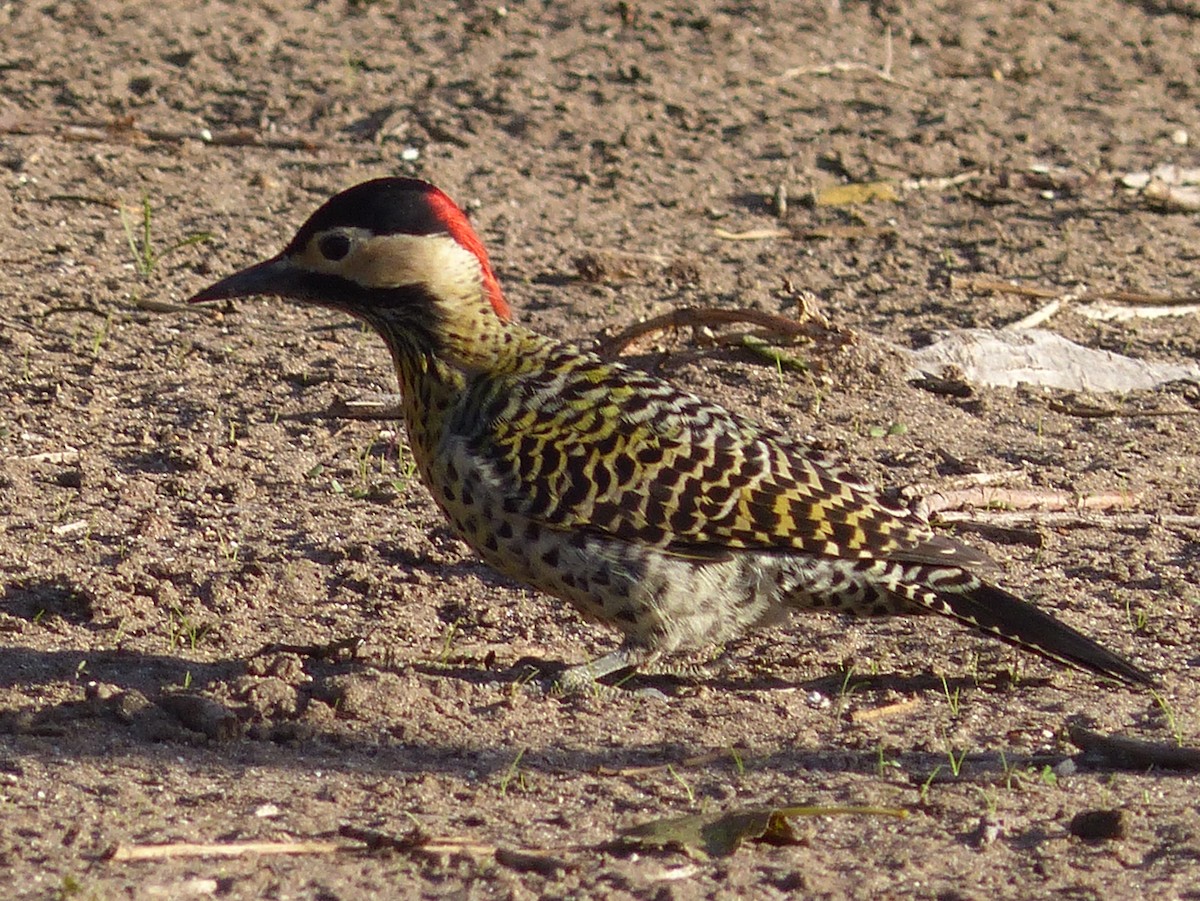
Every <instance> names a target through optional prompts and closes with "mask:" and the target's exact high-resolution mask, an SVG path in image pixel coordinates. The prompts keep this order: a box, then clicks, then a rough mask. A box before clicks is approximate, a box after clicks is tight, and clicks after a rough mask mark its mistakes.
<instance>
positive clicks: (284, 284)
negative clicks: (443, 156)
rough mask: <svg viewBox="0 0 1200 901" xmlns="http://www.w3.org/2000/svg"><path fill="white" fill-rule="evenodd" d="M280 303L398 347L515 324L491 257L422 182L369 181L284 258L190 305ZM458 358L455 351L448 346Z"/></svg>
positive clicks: (461, 217) (304, 232)
mask: <svg viewBox="0 0 1200 901" xmlns="http://www.w3.org/2000/svg"><path fill="white" fill-rule="evenodd" d="M254 295H272V296H276V297H283V298H286V299H289V300H295V301H300V302H302V303H311V304H318V305H320V306H325V307H331V308H333V309H338V310H342V311H345V312H347V313H350V314H351V315H354V316H356V317H358V318H360V319H363V320H365V321H366V322H368V323H369V324H370V325H372V326H374V327H375V328H376V329H377V330H378V331H379V332H380V333H381V334H382V335H383V337H384V338H385V340H387V341H388V343H389V344H392V345H393V347H394V346H395V341H396V340H400V341H402V342H406V341H407V342H415V343H417V344H430V345H432V346H431V347H430V348H429V349H430V350H433V351H434V352H439V351H441V350H443V349H447V348H443V347H442V346H441V345H444V344H445V343H446V342H447V341H454V340H459V341H471V340H477V339H478V338H479V337H480V336H481V335H482V334H486V333H487V332H488V331H489V330H490V329H496V328H497V327H499V326H501V325H502V324H503V323H507V322H508V321H509V320H510V318H511V314H510V310H509V306H508V303H507V302H506V301H505V299H504V295H503V294H502V293H501V291H500V285H499V283H498V282H497V281H496V276H495V274H494V273H493V272H492V267H491V264H490V263H489V262H488V257H487V251H486V250H484V247H483V244H482V242H481V241H480V240H479V237H478V236H477V235H476V234H475V232H474V230H473V229H472V228H471V225H470V223H469V222H468V221H467V217H466V215H465V214H464V213H463V212H462V210H460V209H459V208H458V207H457V206H455V204H454V202H453V201H452V200H451V199H450V198H449V197H447V196H446V194H444V193H443V192H442V191H440V190H439V189H438V188H436V187H434V186H433V185H431V184H429V183H428V182H424V181H420V180H418V179H414V178H379V179H375V180H373V181H368V182H363V183H362V184H360V185H356V186H355V187H353V188H349V189H347V190H345V191H343V192H342V193H340V194H337V195H335V196H334V197H332V198H330V199H329V200H327V201H326V202H325V203H324V204H323V205H322V206H321V207H320V208H319V209H318V210H317V211H316V212H315V213H313V214H312V216H310V217H309V219H308V221H307V222H305V223H304V225H302V226H301V227H300V230H299V231H298V232H297V233H296V236H295V237H294V238H292V240H291V242H290V243H289V244H288V246H287V247H285V248H284V249H283V252H282V253H280V254H279V255H278V256H275V257H272V258H271V259H269V260H266V261H264V262H261V263H257V264H255V265H253V266H250V267H249V268H246V269H243V270H241V271H240V272H235V273H234V274H233V275H230V276H228V277H226V278H223V279H221V280H220V281H219V282H217V283H216V284H213V285H210V286H209V287H207V288H205V289H204V290H203V291H201V292H200V293H199V294H197V295H196V296H194V297H192V298H191V300H190V302H191V303H204V302H206V301H214V300H224V299H229V298H235V297H250V296H254ZM448 350H449V351H450V353H451V354H453V352H454V348H452V347H451V348H448Z"/></svg>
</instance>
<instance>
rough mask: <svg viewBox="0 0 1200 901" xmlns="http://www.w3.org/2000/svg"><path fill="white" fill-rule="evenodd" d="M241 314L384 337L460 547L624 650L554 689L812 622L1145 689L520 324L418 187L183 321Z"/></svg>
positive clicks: (758, 455) (811, 463)
mask: <svg viewBox="0 0 1200 901" xmlns="http://www.w3.org/2000/svg"><path fill="white" fill-rule="evenodd" d="M255 295H268V296H276V297H280V298H284V299H287V300H291V301H295V302H298V303H301V304H306V305H316V306H321V307H327V308H330V309H333V310H338V311H341V312H343V313H347V314H349V315H351V316H353V317H356V318H358V319H360V320H362V321H363V322H365V323H367V324H368V325H369V326H371V327H372V328H373V329H374V330H375V331H376V332H378V333H379V335H380V336H381V337H382V338H383V340H384V342H385V343H386V344H387V347H388V350H389V351H390V352H391V357H392V360H393V362H394V364H395V368H396V374H397V376H398V378H399V382H400V388H401V393H402V397H403V402H402V407H403V416H404V420H405V424H406V427H407V430H408V437H409V444H410V446H411V449H412V454H413V457H414V459H415V461H416V464H417V469H418V472H419V473H420V477H421V480H422V481H423V482H424V484H425V486H426V487H427V488H428V490H429V492H430V494H431V495H432V496H433V499H434V501H435V502H436V503H437V505H438V507H440V508H441V510H442V512H443V513H444V514H445V516H446V517H447V519H448V520H449V521H450V523H451V525H452V526H453V529H454V531H455V532H456V533H457V534H458V535H459V536H460V537H461V538H462V539H463V540H464V541H465V542H466V543H467V544H468V545H470V546H471V547H472V548H473V549H474V550H475V551H476V552H477V553H478V554H479V555H480V556H481V557H482V558H483V559H484V560H485V561H486V562H487V563H488V564H490V565H491V566H492V567H494V568H495V569H497V570H499V571H500V572H502V573H504V574H506V575H508V576H510V577H512V578H514V579H516V580H518V581H520V582H524V583H526V584H528V585H532V586H534V587H535V588H537V589H539V590H540V591H542V592H545V593H546V594H549V595H552V596H553V597H556V598H560V599H562V600H564V601H566V602H568V603H570V604H571V605H572V606H574V607H575V608H576V609H577V610H578V611H579V612H580V613H581V614H583V616H584V617H585V618H587V619H590V620H594V621H598V622H600V623H604V624H607V625H608V626H610V627H613V628H614V629H615V630H616V631H617V632H619V633H620V634H621V636H622V638H623V640H622V642H621V644H620V646H619V647H618V648H617V649H616V650H614V651H612V652H611V653H608V654H606V655H604V656H602V657H600V658H598V659H596V660H593V661H591V662H588V663H582V664H578V665H576V666H573V667H571V668H569V669H568V670H566V672H565V673H564V674H563V676H561V677H560V680H559V681H560V684H561V685H562V686H563V687H565V688H576V689H577V688H580V687H583V686H586V685H588V684H590V683H591V682H592V681H593V680H597V679H600V678H603V677H604V676H606V675H609V674H611V673H614V672H617V671H624V670H634V669H637V668H639V667H643V668H644V667H646V666H648V665H650V664H652V663H654V662H655V661H657V660H658V659H659V658H661V657H663V656H664V655H669V654H672V653H675V652H683V651H697V650H702V649H705V648H711V647H712V646H714V645H719V644H722V643H724V642H727V641H729V640H731V639H734V638H737V637H738V636H740V635H742V634H744V633H745V632H747V631H749V630H751V629H754V628H756V627H760V626H766V625H770V624H774V623H777V622H779V621H781V620H783V619H786V618H787V616H788V614H789V612H790V611H793V610H808V609H813V610H828V611H836V612H840V613H846V614H858V615H886V614H928V613H936V614H941V615H944V616H947V617H951V618H953V619H956V620H958V621H960V622H961V623H965V624H967V625H968V626H971V627H973V628H975V629H977V630H979V631H980V632H983V633H986V634H988V635H991V636H993V637H995V638H998V639H1000V640H1001V641H1004V642H1008V643H1010V644H1013V645H1017V646H1019V647H1022V648H1025V649H1028V650H1031V651H1034V652H1036V653H1038V654H1041V655H1043V656H1045V657H1048V658H1050V659H1052V660H1055V661H1058V662H1060V663H1062V664H1066V665H1068V666H1072V667H1075V668H1079V669H1083V670H1089V671H1091V672H1093V673H1096V674H1098V675H1100V676H1103V677H1107V678H1109V679H1112V680H1117V681H1120V682H1124V683H1127V684H1131V685H1133V684H1142V685H1151V684H1154V680H1153V678H1152V677H1151V676H1150V675H1149V674H1148V673H1147V672H1145V671H1144V670H1142V669H1140V668H1139V667H1137V666H1135V665H1134V664H1133V663H1131V662H1129V661H1127V660H1125V659H1124V658H1122V657H1120V656H1118V655H1117V654H1115V653H1113V652H1112V651H1109V650H1107V649H1106V648H1104V647H1102V646H1101V645H1099V644H1098V643H1096V642H1095V641H1093V640H1092V639H1090V638H1088V637H1086V636H1085V635H1083V634H1081V633H1079V632H1077V631H1076V630H1075V629H1073V628H1071V627H1070V626H1067V625H1065V624H1064V623H1061V622H1059V621H1058V620H1057V619H1055V618H1054V617H1052V616H1051V615H1049V614H1048V613H1046V612H1044V611H1042V610H1040V609H1038V608H1037V607H1035V606H1033V605H1032V604H1030V603H1028V602H1026V601H1024V600H1022V599H1020V598H1018V597H1016V596H1015V595H1013V594H1011V593H1009V592H1008V591H1005V590H1004V589H1003V588H1000V587H998V586H996V585H994V584H991V583H989V582H988V581H985V580H984V579H983V578H982V577H981V576H980V575H979V571H980V570H981V569H985V568H986V567H988V566H989V564H990V561H989V560H988V558H987V557H985V556H984V555H983V554H982V553H980V552H978V551H975V550H972V549H971V548H969V547H967V546H965V545H963V544H960V543H959V542H957V541H954V540H952V539H950V538H947V537H945V536H942V535H938V534H935V533H934V532H933V530H932V529H931V528H930V526H929V524H928V523H927V522H926V521H925V520H924V519H922V518H921V517H919V516H918V515H916V514H915V513H913V512H912V511H910V510H907V509H903V508H897V507H893V506H890V505H889V504H888V503H885V502H884V501H883V500H882V499H881V498H880V497H879V495H878V494H877V493H876V492H875V491H874V490H873V489H872V487H871V486H870V485H869V484H866V483H865V482H863V481H862V480H861V479H859V478H857V477H855V476H854V475H852V474H851V473H850V472H848V471H847V470H846V469H844V468H842V467H841V466H839V465H837V464H836V463H835V462H834V461H832V460H830V459H828V458H827V457H826V456H825V455H824V454H822V453H820V452H819V451H817V450H816V449H814V448H812V447H809V446H807V445H806V444H804V443H802V442H799V441H797V440H795V439H793V438H790V437H788V436H786V435H784V434H782V433H780V432H779V431H777V430H775V429H772V428H770V427H767V426H764V425H759V424H757V423H755V422H753V421H751V420H750V419H748V418H743V417H741V416H738V415H735V414H733V413H731V412H729V411H728V410H725V409H724V408H722V407H720V406H718V405H716V404H714V403H710V402H708V401H705V400H702V399H701V398H699V397H697V396H695V395H693V394H689V393H688V392H686V391H681V390H679V389H678V388H675V387H674V386H672V385H671V384H669V383H668V382H666V381H663V380H661V379H658V378H655V377H652V376H651V375H649V374H647V373H645V372H642V371H640V370H638V369H636V368H633V367H630V366H627V365H623V364H621V363H618V362H610V361H606V360H603V359H601V358H600V357H598V356H596V355H595V354H592V353H588V352H586V351H584V350H582V349H580V348H578V347H576V346H574V345H572V344H569V343H564V342H562V341H558V340H555V339H553V338H549V337H547V336H544V335H541V334H538V333H536V332H534V331H532V330H530V329H528V328H525V327H523V326H521V325H519V324H517V322H515V321H514V319H513V315H512V311H511V309H510V307H509V305H508V302H507V301H506V300H505V297H504V294H503V293H502V291H501V289H500V284H499V282H498V281H497V279H496V276H495V273H494V272H493V270H492V266H491V264H490V263H489V261H488V255H487V251H486V250H485V249H484V246H483V244H482V242H481V241H480V240H479V238H478V236H477V235H476V233H475V231H474V230H473V229H472V228H471V226H470V224H469V223H468V221H467V218H466V216H465V215H464V214H463V212H462V211H461V210H460V209H459V208H458V207H457V206H456V205H455V204H454V203H453V201H451V200H450V198H449V197H448V196H447V195H446V194H445V193H443V192H442V191H441V190H439V189H438V188H436V187H434V186H433V185H431V184H429V183H427V182H424V181H420V180H417V179H411V178H381V179H376V180H373V181H368V182H365V183H363V184H359V185H357V186H355V187H352V188H349V189H348V190H346V191H343V192H342V193H340V194H338V195H336V196H334V197H333V198H331V199H330V200H328V201H326V202H325V204H324V205H322V206H321V207H320V208H319V209H318V210H317V211H316V212H315V213H313V215H312V216H311V217H310V218H309V219H308V221H307V222H305V223H304V225H302V226H301V227H300V230H299V231H298V232H297V233H296V235H295V237H294V238H292V240H291V242H290V243H289V244H288V245H287V247H285V248H284V249H283V252H282V253H280V254H279V255H278V256H275V257H273V258H271V259H269V260H266V261H265V262H261V263H258V264H257V265H253V266H250V267H249V268H247V269H244V270H242V271H240V272H237V273H235V274H233V275H230V276H229V277H228V278H225V279H222V280H221V281H218V282H217V283H216V284H214V285H211V286H210V287H208V288H206V289H204V290H203V291H201V292H200V293H199V294H197V295H196V296H194V297H193V298H191V302H193V303H204V302H208V301H216V300H225V299H231V298H243V297H250V296H255ZM991 565H994V564H991Z"/></svg>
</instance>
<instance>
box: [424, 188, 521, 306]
mask: <svg viewBox="0 0 1200 901" xmlns="http://www.w3.org/2000/svg"><path fill="white" fill-rule="evenodd" d="M430 187H431V188H432V187H433V186H432V185H431V186H430ZM429 206H430V207H431V208H432V209H433V212H434V215H436V216H437V217H438V218H439V219H441V221H442V222H444V223H445V224H446V231H448V232H449V233H450V237H452V238H453V239H454V240H455V241H457V242H458V243H459V244H460V245H461V246H462V247H465V248H466V249H467V250H469V251H471V253H473V254H475V257H476V259H478V260H479V266H480V268H481V269H482V270H483V290H484V291H486V292H487V296H488V300H490V301H491V303H492V309H493V310H495V311H496V315H497V316H499V317H500V318H501V319H503V320H504V321H505V322H508V321H509V320H510V319H512V310H511V308H510V307H509V306H508V301H507V300H505V299H504V292H503V291H501V290H500V282H498V281H496V273H494V272H492V264H491V263H490V262H488V255H487V250H486V249H485V248H484V246H483V242H482V241H480V240H479V235H477V234H475V229H473V228H471V223H470V222H468V221H467V216H466V214H465V213H464V212H463V211H462V210H460V209H459V208H458V207H457V206H456V205H455V203H454V201H453V200H451V199H450V198H449V197H448V196H447V195H446V194H445V192H443V191H441V190H440V189H438V188H433V190H431V191H430V192H429Z"/></svg>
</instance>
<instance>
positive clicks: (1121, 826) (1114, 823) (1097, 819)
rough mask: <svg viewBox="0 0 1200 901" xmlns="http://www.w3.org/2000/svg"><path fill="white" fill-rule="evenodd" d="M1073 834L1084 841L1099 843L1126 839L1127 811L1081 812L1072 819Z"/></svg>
mask: <svg viewBox="0 0 1200 901" xmlns="http://www.w3.org/2000/svg"><path fill="white" fill-rule="evenodd" d="M1070 828H1071V834H1072V835H1074V836H1076V837H1077V838H1081V839H1083V840H1084V841H1090V842H1098V841H1105V840H1107V839H1114V838H1124V837H1125V811H1123V810H1081V811H1080V812H1079V813H1077V814H1075V816H1073V817H1071V827H1070Z"/></svg>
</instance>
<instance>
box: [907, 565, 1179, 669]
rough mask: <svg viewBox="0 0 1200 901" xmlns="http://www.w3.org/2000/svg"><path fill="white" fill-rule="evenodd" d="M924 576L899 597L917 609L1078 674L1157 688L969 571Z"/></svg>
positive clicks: (1110, 655) (1127, 665)
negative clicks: (909, 590)
mask: <svg viewBox="0 0 1200 901" xmlns="http://www.w3.org/2000/svg"><path fill="white" fill-rule="evenodd" d="M928 575H929V576H930V578H927V579H922V580H921V581H920V583H918V587H917V590H916V591H914V592H913V593H912V594H911V595H909V594H908V593H907V592H903V593H904V594H905V595H906V596H907V598H908V600H909V601H910V602H911V603H913V604H915V605H916V606H917V607H924V608H925V609H928V610H929V611H930V612H932V613H940V614H943V615H945V616H951V617H953V618H954V619H957V620H959V621H960V622H963V623H966V624H967V625H969V626H973V627H974V628H976V629H978V630H979V631H981V632H983V633H985V634H988V635H993V636H995V637H996V638H999V639H1000V640H1001V641H1005V642H1008V643H1009V644H1012V645H1016V646H1017V647H1021V648H1026V649H1028V650H1031V651H1035V652H1037V653H1038V654H1041V655H1042V656H1043V657H1048V658H1050V659H1051V660H1056V661H1058V662H1059V663H1065V664H1067V665H1068V666H1072V667H1075V668H1077V669H1083V670H1090V671H1091V672H1093V673H1097V674H1099V675H1101V676H1107V677H1108V678H1110V679H1116V680H1118V681H1120V682H1125V683H1127V684H1129V685H1155V684H1157V683H1156V682H1155V679H1154V677H1153V676H1151V675H1150V674H1149V673H1147V672H1146V671H1145V670H1143V669H1140V668H1139V667H1137V666H1135V665H1134V664H1132V663H1130V662H1129V661H1128V660H1126V659H1125V658H1124V657H1121V656H1120V655H1118V654H1114V653H1113V652H1112V651H1110V650H1108V649H1107V648H1105V647H1103V646H1102V645H1100V644H1098V643H1097V642H1095V641H1093V640H1092V639H1090V638H1088V637H1087V636H1086V635H1084V634H1082V633H1080V632H1077V631H1075V630H1074V629H1072V628H1071V627H1070V626H1068V625H1066V624H1065V623H1062V622H1059V621H1058V620H1057V619H1055V618H1054V617H1053V616H1051V615H1050V614H1049V613H1046V612H1045V611H1043V610H1040V609H1038V608H1037V607H1035V606H1034V605H1033V604H1030V603H1029V602H1028V601H1024V600H1022V599H1021V598H1019V597H1017V596H1016V595H1014V594H1011V593H1009V592H1007V591H1005V590H1004V589H1003V588H998V587H996V586H995V585H990V584H988V583H987V582H984V581H983V580H982V579H980V578H979V577H978V576H976V575H975V574H973V573H971V572H969V571H966V570H948V569H945V568H943V569H941V570H940V571H935V572H931V573H929V574H928ZM947 577H949V578H947Z"/></svg>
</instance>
